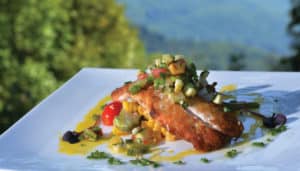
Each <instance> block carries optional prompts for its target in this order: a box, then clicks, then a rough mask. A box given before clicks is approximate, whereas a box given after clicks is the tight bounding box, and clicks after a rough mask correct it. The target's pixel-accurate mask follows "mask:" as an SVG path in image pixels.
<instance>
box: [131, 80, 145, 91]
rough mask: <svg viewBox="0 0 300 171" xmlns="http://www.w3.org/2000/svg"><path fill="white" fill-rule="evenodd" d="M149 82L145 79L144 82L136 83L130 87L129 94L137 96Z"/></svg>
mask: <svg viewBox="0 0 300 171" xmlns="http://www.w3.org/2000/svg"><path fill="white" fill-rule="evenodd" d="M147 82H148V81H147V80H145V79H143V80H138V81H136V82H134V83H132V84H131V85H130V86H129V89H128V90H129V92H130V93H131V94H136V93H138V92H139V91H140V90H141V89H142V88H144V87H145V86H146V85H147Z"/></svg>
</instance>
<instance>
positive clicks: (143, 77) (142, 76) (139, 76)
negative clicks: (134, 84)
mask: <svg viewBox="0 0 300 171" xmlns="http://www.w3.org/2000/svg"><path fill="white" fill-rule="evenodd" d="M147 77H148V74H147V73H144V72H142V73H139V75H138V80H142V79H145V78H147Z"/></svg>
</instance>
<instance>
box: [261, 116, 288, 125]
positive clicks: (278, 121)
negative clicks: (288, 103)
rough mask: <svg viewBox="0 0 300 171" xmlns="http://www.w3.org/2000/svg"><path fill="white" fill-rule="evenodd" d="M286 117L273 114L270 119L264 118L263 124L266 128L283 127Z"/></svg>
mask: <svg viewBox="0 0 300 171" xmlns="http://www.w3.org/2000/svg"><path fill="white" fill-rule="evenodd" d="M286 120H287V119H286V116H285V115H284V114H275V113H274V114H273V115H272V116H271V117H264V118H263V124H264V126H265V127H267V128H275V127H276V126H277V125H284V124H285V123H286Z"/></svg>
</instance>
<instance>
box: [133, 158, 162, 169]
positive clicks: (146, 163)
mask: <svg viewBox="0 0 300 171" xmlns="http://www.w3.org/2000/svg"><path fill="white" fill-rule="evenodd" d="M130 163H132V164H134V165H140V166H153V167H154V168H157V167H159V166H161V165H160V164H159V163H158V162H155V161H151V160H148V159H145V158H141V159H135V160H130Z"/></svg>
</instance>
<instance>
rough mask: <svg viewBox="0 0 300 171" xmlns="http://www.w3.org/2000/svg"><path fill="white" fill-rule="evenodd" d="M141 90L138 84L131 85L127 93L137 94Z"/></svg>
mask: <svg viewBox="0 0 300 171" xmlns="http://www.w3.org/2000/svg"><path fill="white" fill-rule="evenodd" d="M141 89H142V86H141V85H138V84H135V85H132V86H130V87H129V89H128V90H129V92H130V93H131V94H136V93H138V92H139V91H140V90H141Z"/></svg>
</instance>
